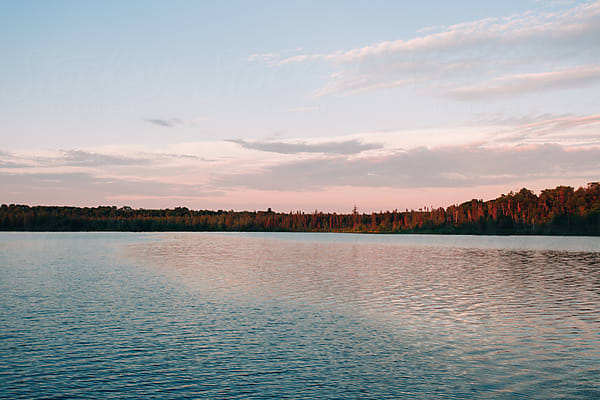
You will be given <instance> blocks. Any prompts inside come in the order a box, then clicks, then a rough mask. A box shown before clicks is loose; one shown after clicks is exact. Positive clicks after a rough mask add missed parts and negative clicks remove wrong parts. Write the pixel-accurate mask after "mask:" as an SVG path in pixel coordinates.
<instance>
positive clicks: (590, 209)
mask: <svg viewBox="0 0 600 400" xmlns="http://www.w3.org/2000/svg"><path fill="white" fill-rule="evenodd" d="M0 231H28V232H41V231H46V232H106V231H115V232H332V233H375V234H445V235H459V234H466V235H567V236H598V235H600V184H599V183H590V184H588V186H587V187H586V188H578V189H577V190H575V189H574V188H572V187H570V186H558V187H556V188H554V189H546V190H543V191H542V192H541V194H540V195H539V196H537V195H536V194H534V193H533V192H532V191H530V190H528V189H525V188H523V189H521V190H520V191H519V192H517V193H513V192H510V193H509V194H507V195H502V196H500V197H498V198H496V199H494V200H489V201H485V202H484V201H483V200H476V199H473V200H471V201H467V202H464V203H462V204H460V205H452V206H449V207H447V208H442V207H440V208H436V209H430V208H427V207H425V208H424V209H419V210H405V211H398V210H393V211H381V212H377V213H369V214H367V213H359V212H358V211H357V209H356V207H355V208H354V210H353V212H352V213H348V214H338V213H323V212H320V211H317V210H315V212H313V213H304V212H300V211H296V212H289V213H281V212H274V211H271V209H270V208H269V209H268V210H267V211H223V210H218V211H212V210H190V209H188V208H185V207H177V208H174V209H133V208H131V207H121V208H117V207H115V206H101V207H66V206H65V207H60V206H28V205H15V204H11V205H6V204H3V205H2V206H0Z"/></svg>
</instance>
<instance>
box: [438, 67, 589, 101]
mask: <svg viewBox="0 0 600 400" xmlns="http://www.w3.org/2000/svg"><path fill="white" fill-rule="evenodd" d="M596 82H600V66H582V67H575V68H570V69H562V70H558V71H551V72H540V73H530V74H515V75H509V76H503V77H500V78H496V79H493V80H491V81H489V82H484V83H481V84H478V85H475V86H470V87H463V88H456V89H452V90H450V91H449V92H448V95H449V96H450V97H452V98H455V99H457V100H479V99H489V98H497V97H505V96H512V95H515V94H522V93H534V92H540V91H547V90H552V89H562V88H572V87H578V86H585V85H590V84H593V83H596Z"/></svg>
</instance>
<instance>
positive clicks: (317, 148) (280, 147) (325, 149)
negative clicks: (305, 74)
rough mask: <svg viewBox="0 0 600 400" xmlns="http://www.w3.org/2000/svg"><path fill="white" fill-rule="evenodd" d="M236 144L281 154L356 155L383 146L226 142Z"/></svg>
mask: <svg viewBox="0 0 600 400" xmlns="http://www.w3.org/2000/svg"><path fill="white" fill-rule="evenodd" d="M228 142H231V143H237V144H239V145H240V146H242V147H243V148H245V149H251V150H259V151H267V152H273V153H281V154H298V153H329V154H346V155H349V154H357V153H360V152H362V151H365V150H373V149H379V148H382V147H383V146H382V145H380V144H374V143H361V142H359V141H358V140H347V141H340V142H323V143H306V142H297V143H289V142H260V141H255V142H248V141H245V140H241V139H231V140H228Z"/></svg>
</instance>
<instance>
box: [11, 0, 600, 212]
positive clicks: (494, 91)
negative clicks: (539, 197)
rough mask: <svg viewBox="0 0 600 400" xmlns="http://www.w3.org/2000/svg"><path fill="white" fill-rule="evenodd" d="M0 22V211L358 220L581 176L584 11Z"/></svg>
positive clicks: (586, 158) (39, 17)
mask: <svg viewBox="0 0 600 400" xmlns="http://www.w3.org/2000/svg"><path fill="white" fill-rule="evenodd" d="M2 8H3V10H2V13H0V52H1V53H2V54H3V56H2V58H1V59H0V76H1V77H2V79H0V123H1V124H2V125H1V126H2V135H1V136H2V140H1V141H0V185H2V186H3V189H4V190H3V193H4V194H3V198H2V199H0V202H3V203H28V204H65V203H66V204H73V205H98V204H119V205H122V204H127V205H131V206H134V207H174V206H179V205H186V206H188V207H193V208H227V209H229V208H234V209H262V208H266V207H273V208H274V209H278V210H281V211H289V210H296V209H302V210H307V211H308V210H314V209H315V208H319V209H323V210H328V211H347V210H350V209H351V208H352V206H353V204H354V203H356V204H357V205H358V206H359V209H362V210H364V211H370V210H379V209H394V208H398V209H404V208H418V207H420V206H424V205H428V206H429V205H434V206H447V205H449V204H451V203H454V202H458V201H462V200H467V199H469V198H471V197H477V198H489V197H495V196H497V195H499V194H500V193H502V192H507V191H509V190H518V189H519V188H520V187H522V186H527V187H530V188H532V189H535V190H539V189H541V188H544V187H549V186H553V185H558V184H567V185H583V184H585V183H586V182H588V181H592V180H598V176H599V175H600V174H599V172H600V163H599V162H598V161H597V160H598V159H600V151H599V150H598V147H599V145H600V131H599V129H600V117H599V115H600V109H599V106H600V96H598V95H597V92H598V89H599V88H600V41H598V39H597V38H598V37H600V2H595V1H581V2H577V1H534V0H531V1H505V2H476V1H462V2H461V1H455V2H446V1H421V2H418V3H412V2H391V1H369V2H366V1H365V2H347V1H337V2H336V1H329V2H317V1H314V2H310V1H303V2H276V1H273V2H215V3H214V4H209V3H207V2H192V1H174V2H168V3H167V2H151V1H138V2H136V1H129V2H116V1H115V2H110V1H107V2H76V1H63V2H59V1H57V2H34V1H20V2H12V3H5V4H3V5H2Z"/></svg>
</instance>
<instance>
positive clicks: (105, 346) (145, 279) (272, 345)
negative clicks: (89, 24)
mask: <svg viewBox="0 0 600 400" xmlns="http://www.w3.org/2000/svg"><path fill="white" fill-rule="evenodd" d="M0 328H1V330H0V397H2V396H3V397H6V398H28V399H29V398H141V397H149V398H153V397H156V398H228V399H231V398H373V399H385V398H427V399H431V398H457V399H459V398H460V399H462V398H476V399H486V398H494V399H496V398H500V399H502V398H505V399H514V398H539V399H551V398H565V399H578V398H581V399H590V398H591V399H593V398H600V238H560V237H549V238H543V237H469V236H419V235H407V236H379V235H378V236H369V235H343V234H209V233H178V234H131V233H38V234H33V233H2V234H0Z"/></svg>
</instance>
